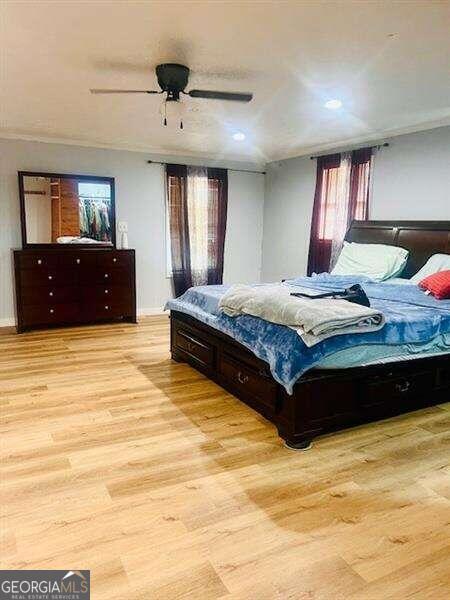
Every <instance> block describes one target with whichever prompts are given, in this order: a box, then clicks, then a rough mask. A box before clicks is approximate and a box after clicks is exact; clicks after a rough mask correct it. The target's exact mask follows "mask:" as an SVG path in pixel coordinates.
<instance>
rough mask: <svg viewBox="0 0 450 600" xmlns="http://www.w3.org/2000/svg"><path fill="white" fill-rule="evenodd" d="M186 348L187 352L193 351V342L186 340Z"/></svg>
mask: <svg viewBox="0 0 450 600" xmlns="http://www.w3.org/2000/svg"><path fill="white" fill-rule="evenodd" d="M188 350H189V352H193V351H194V350H195V344H193V343H192V342H188Z"/></svg>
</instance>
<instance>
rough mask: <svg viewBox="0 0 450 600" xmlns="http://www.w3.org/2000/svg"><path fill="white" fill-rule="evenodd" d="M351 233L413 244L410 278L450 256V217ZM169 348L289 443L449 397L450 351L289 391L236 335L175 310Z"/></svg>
mask: <svg viewBox="0 0 450 600" xmlns="http://www.w3.org/2000/svg"><path fill="white" fill-rule="evenodd" d="M346 239H347V240H348V241H355V242H367V243H380V244H390V245H394V246H401V247H403V248H406V249H407V250H409V253H410V254H409V258H408V263H407V265H406V268H405V270H404V272H403V274H402V276H403V277H405V278H409V277H410V276H411V275H413V274H414V273H416V272H417V271H418V270H419V269H420V268H421V267H422V266H423V265H424V264H425V262H426V261H427V260H428V258H429V257H430V256H431V255H433V254H436V253H444V254H450V221H445V222H438V221H354V222H353V223H352V225H351V227H350V229H349V231H348V232H347V235H346ZM171 352H172V358H173V359H174V360H176V361H185V362H187V363H189V364H190V365H192V366H193V367H195V368H196V369H198V370H199V371H201V372H202V373H204V374H205V375H207V376H208V377H209V378H210V379H212V380H213V381H215V382H217V383H218V384H219V385H221V386H222V387H224V388H225V389H226V390H228V391H230V392H231V393H232V394H234V395H235V396H237V397H238V398H239V399H241V400H242V401H244V402H245V403H246V404H248V405H249V406H251V407H252V408H254V409H255V410H257V411H258V412H259V413H260V414H261V415H263V416H264V417H265V418H267V419H268V420H269V421H271V422H272V423H274V424H275V426H276V427H277V429H278V433H279V435H280V436H281V437H282V438H283V439H284V441H285V443H286V445H287V446H288V447H290V448H293V449H296V450H300V449H306V448H308V447H309V446H310V445H311V441H312V439H313V438H314V437H316V436H318V435H322V434H324V433H328V432H332V431H337V430H340V429H344V428H346V427H351V426H353V425H357V424H361V423H369V422H372V421H377V420H379V419H384V418H387V417H390V416H393V415H397V414H401V413H405V412H410V411H413V410H416V409H419V408H423V407H426V406H433V405H435V404H439V403H441V402H445V401H446V400H448V398H449V392H450V355H444V356H437V357H429V358H418V359H413V360H406V361H401V362H391V363H387V364H383V365H374V366H367V367H357V368H349V369H332V370H319V369H312V370H310V371H308V372H307V373H306V374H305V375H303V376H302V377H301V378H300V379H299V380H298V381H297V383H296V384H295V386H294V393H293V394H292V395H291V396H290V395H288V394H287V393H286V391H285V389H284V388H283V386H281V385H280V384H278V383H277V382H276V381H275V380H274V379H273V377H272V375H271V373H270V370H269V367H268V365H267V363H266V362H264V361H262V360H260V359H259V358H257V357H256V356H255V355H254V354H253V353H252V352H251V351H249V350H248V349H247V348H245V347H244V346H242V344H239V343H238V342H236V341H235V340H233V339H232V338H231V337H229V336H227V335H225V334H223V333H221V332H219V331H217V330H216V329H213V328H212V327H209V326H208V325H205V324H204V323H201V322H200V321H198V320H197V319H195V318H193V317H190V316H188V315H186V314H184V313H181V312H178V311H171Z"/></svg>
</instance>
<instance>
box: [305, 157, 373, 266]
mask: <svg viewBox="0 0 450 600" xmlns="http://www.w3.org/2000/svg"><path fill="white" fill-rule="evenodd" d="M372 155H373V148H361V149H359V150H354V151H353V152H352V153H351V154H350V155H345V160H344V158H343V156H344V155H341V154H330V155H328V156H320V157H319V158H318V159H317V176H316V190H315V194H314V206H313V215H312V220H311V238H310V246H309V256H308V275H312V273H323V272H325V271H328V270H329V268H330V259H331V254H332V248H333V243H335V244H337V248H338V249H339V248H340V243H341V242H342V238H341V236H336V229H339V227H337V228H336V227H335V220H337V219H341V224H342V218H344V226H346V227H345V228H348V227H349V226H350V224H351V222H352V221H353V220H354V219H358V220H366V219H368V214H369V191H370V176H371V167H372ZM349 161H350V162H349ZM345 169H347V171H346V172H345V173H344V172H342V171H341V170H345ZM348 169H349V172H348ZM347 175H348V185H347V186H343V185H342V179H341V178H344V180H345V178H346V177H347ZM341 190H342V192H341ZM341 193H343V194H346V197H345V198H339V201H337V195H339V194H341ZM337 211H342V213H341V214H339V215H338V214H337ZM334 236H335V237H338V238H339V239H334ZM334 252H335V250H333V253H334Z"/></svg>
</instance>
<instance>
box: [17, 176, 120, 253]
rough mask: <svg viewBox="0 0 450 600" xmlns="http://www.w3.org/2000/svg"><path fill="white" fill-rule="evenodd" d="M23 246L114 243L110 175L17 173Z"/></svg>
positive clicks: (112, 194)
mask: <svg viewBox="0 0 450 600" xmlns="http://www.w3.org/2000/svg"><path fill="white" fill-rule="evenodd" d="M19 192H20V210H21V224H22V242H23V246H24V247H29V246H52V245H58V246H62V245H68V246H69V245H73V244H77V245H82V246H91V245H100V246H115V245H116V227H115V217H116V215H115V202H114V178H112V177H96V176H91V175H67V174H58V173H33V172H29V171H20V172H19Z"/></svg>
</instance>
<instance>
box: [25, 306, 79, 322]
mask: <svg viewBox="0 0 450 600" xmlns="http://www.w3.org/2000/svg"><path fill="white" fill-rule="evenodd" d="M79 318H80V309H79V304H78V303H74V302H70V303H65V304H49V305H47V306H44V305H33V306H26V307H24V309H23V324H24V325H25V326H27V327H29V326H31V325H50V324H52V323H77V322H78V321H79Z"/></svg>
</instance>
